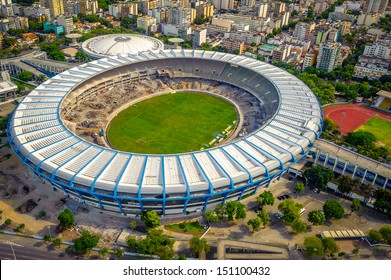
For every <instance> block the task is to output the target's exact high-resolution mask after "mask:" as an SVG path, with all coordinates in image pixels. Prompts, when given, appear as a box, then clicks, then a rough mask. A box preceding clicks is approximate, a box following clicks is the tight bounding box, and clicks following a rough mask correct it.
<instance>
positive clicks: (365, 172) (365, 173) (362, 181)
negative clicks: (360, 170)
mask: <svg viewBox="0 0 391 280" xmlns="http://www.w3.org/2000/svg"><path fill="white" fill-rule="evenodd" d="M367 171H368V169H365V171H364V175H363V176H362V180H361V184H362V183H364V180H365V176H367Z"/></svg>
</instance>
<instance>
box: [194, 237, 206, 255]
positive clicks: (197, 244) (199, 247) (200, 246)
mask: <svg viewBox="0 0 391 280" xmlns="http://www.w3.org/2000/svg"><path fill="white" fill-rule="evenodd" d="M190 249H191V250H192V251H193V253H195V254H200V253H202V252H205V253H208V252H209V251H210V246H209V244H208V241H207V240H206V239H205V238H199V237H198V236H193V238H192V239H190Z"/></svg>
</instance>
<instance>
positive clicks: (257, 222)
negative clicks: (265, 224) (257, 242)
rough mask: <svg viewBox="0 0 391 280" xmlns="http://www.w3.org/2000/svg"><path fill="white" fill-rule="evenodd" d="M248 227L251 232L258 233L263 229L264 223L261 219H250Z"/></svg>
mask: <svg viewBox="0 0 391 280" xmlns="http://www.w3.org/2000/svg"><path fill="white" fill-rule="evenodd" d="M247 225H248V226H250V227H251V231H252V232H254V231H257V230H259V228H260V227H261V225H262V221H261V219H260V218H259V217H256V218H254V219H249V220H248V221H247Z"/></svg>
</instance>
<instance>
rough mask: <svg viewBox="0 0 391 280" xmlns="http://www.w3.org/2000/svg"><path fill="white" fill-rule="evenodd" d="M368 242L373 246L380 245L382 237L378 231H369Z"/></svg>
mask: <svg viewBox="0 0 391 280" xmlns="http://www.w3.org/2000/svg"><path fill="white" fill-rule="evenodd" d="M368 240H369V242H371V243H373V244H377V243H381V242H382V241H383V236H382V235H381V233H380V232H379V231H377V230H375V229H371V230H370V231H369V233H368Z"/></svg>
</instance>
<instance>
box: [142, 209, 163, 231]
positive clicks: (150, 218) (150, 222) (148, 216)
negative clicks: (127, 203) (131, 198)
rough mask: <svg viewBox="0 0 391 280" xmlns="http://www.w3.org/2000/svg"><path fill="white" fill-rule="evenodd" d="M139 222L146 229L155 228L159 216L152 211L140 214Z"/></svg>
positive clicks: (158, 221) (158, 223) (158, 222)
mask: <svg viewBox="0 0 391 280" xmlns="http://www.w3.org/2000/svg"><path fill="white" fill-rule="evenodd" d="M141 220H142V221H143V222H144V224H145V226H146V227H149V228H155V227H158V226H159V225H160V217H159V215H158V214H157V213H156V212H155V211H152V210H148V211H143V212H141Z"/></svg>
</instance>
